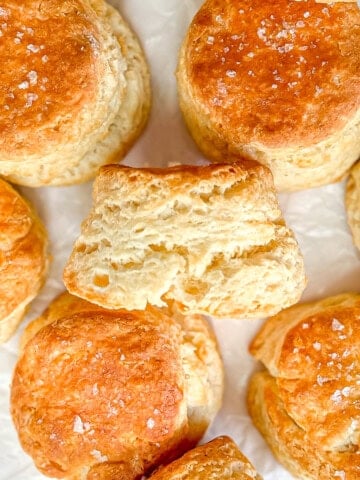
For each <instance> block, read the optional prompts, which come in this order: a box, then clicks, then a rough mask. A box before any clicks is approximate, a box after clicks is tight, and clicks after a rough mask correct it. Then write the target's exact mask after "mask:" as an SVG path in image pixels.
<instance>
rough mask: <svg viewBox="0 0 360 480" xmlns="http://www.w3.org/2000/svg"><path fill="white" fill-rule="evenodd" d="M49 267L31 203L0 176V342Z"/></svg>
mask: <svg viewBox="0 0 360 480" xmlns="http://www.w3.org/2000/svg"><path fill="white" fill-rule="evenodd" d="M47 268H48V255H47V234H46V232H45V229H44V227H43V225H42V223H41V221H40V219H39V218H38V217H37V215H36V214H35V212H34V211H33V209H32V207H31V206H30V205H29V204H28V203H27V202H26V201H25V200H24V199H23V198H22V197H21V195H20V194H19V193H18V192H17V191H16V190H14V189H13V188H12V187H11V186H10V185H9V184H8V183H6V182H4V181H3V180H1V179H0V275H1V282H0V342H5V341H6V340H8V339H9V338H10V336H11V335H12V334H13V333H14V331H15V330H16V328H17V326H18V324H19V323H20V322H21V320H22V318H23V317H24V315H25V312H26V308H27V306H28V304H29V303H30V302H31V301H32V300H33V299H34V297H35V296H36V295H37V294H38V292H39V290H40V288H41V286H42V284H43V283H44V280H45V276H46V273H47Z"/></svg>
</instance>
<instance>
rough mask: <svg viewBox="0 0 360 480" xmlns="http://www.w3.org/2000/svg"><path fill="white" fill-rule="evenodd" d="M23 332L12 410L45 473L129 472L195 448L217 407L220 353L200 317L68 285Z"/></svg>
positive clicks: (105, 475) (131, 479)
mask: <svg viewBox="0 0 360 480" xmlns="http://www.w3.org/2000/svg"><path fill="white" fill-rule="evenodd" d="M170 315H171V316H170ZM24 335H25V336H24V339H23V341H22V352H21V355H20V358H19V361H18V363H17V365H16V368H15V372H14V377H13V382H12V387H11V413H12V417H13V421H14V423H15V427H16V429H17V432H18V435H19V439H20V442H21V444H22V447H23V448H24V450H25V451H26V452H27V453H28V454H29V455H30V456H31V457H32V458H33V460H34V462H35V464H36V466H37V468H38V469H39V470H40V471H41V472H42V473H43V474H45V475H48V476H51V477H56V478H72V479H75V478H76V479H82V480H86V479H87V480H93V479H95V478H101V479H103V480H107V479H108V480H110V479H115V478H121V479H128V480H135V478H138V475H140V476H141V475H142V474H143V473H145V472H147V471H148V470H149V469H152V468H154V467H155V466H157V465H159V464H160V463H162V462H163V461H165V459H166V460H167V461H169V460H171V459H172V458H173V457H176V456H179V455H181V454H182V453H184V452H185V451H186V450H187V449H189V448H192V447H194V446H195V445H196V443H197V442H198V441H199V440H200V438H201V437H202V435H203V434H204V432H205V430H206V428H207V426H208V425H209V423H210V422H211V421H212V419H213V418H214V416H215V415H216V412H217V411H218V409H219V408H220V405H221V401H222V393H223V370H222V362H221V358H220V355H219V352H218V348H217V344H216V340H215V337H214V335H213V333H212V331H211V329H210V327H209V326H208V324H207V323H206V321H205V320H204V319H203V318H202V317H201V316H196V315H194V316H191V317H183V316H180V315H179V314H176V315H172V313H171V311H170V310H168V311H164V310H161V309H157V308H153V307H149V308H147V309H146V310H145V311H133V312H128V311H124V310H122V311H121V310H117V311H108V310H105V309H102V308H100V307H98V306H96V305H91V304H89V303H87V302H85V301H83V300H79V299H76V298H75V297H72V296H71V295H69V294H68V293H65V294H62V295H61V296H60V297H58V298H57V299H56V300H55V301H54V302H53V303H52V305H51V306H50V307H49V309H48V311H47V312H45V313H44V315H43V316H42V317H40V318H39V319H37V320H35V321H34V322H33V323H32V324H30V325H29V327H28V328H27V330H26V331H25V334H24Z"/></svg>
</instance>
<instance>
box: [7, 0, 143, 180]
mask: <svg viewBox="0 0 360 480" xmlns="http://www.w3.org/2000/svg"><path fill="white" fill-rule="evenodd" d="M0 35H1V43H0V59H1V65H2V68H1V72H0V131H1V137H0V174H1V175H3V176H5V177H7V178H8V179H9V180H11V181H12V182H14V183H19V184H21V185H29V186H32V187H34V186H41V185H65V184H74V183H79V182H84V181H86V180H88V179H89V178H92V177H94V176H95V175H96V173H97V170H98V168H99V167H100V166H101V165H103V164H105V163H109V162H111V161H114V160H115V159H116V158H121V157H122V156H123V155H124V154H125V152H126V151H127V149H128V148H129V147H130V146H131V144H132V143H133V142H134V140H135V139H136V138H137V137H138V135H139V133H140V132H141V130H142V128H143V126H144V123H145V122H146V119H147V116H148V111H149V103H150V87H149V74H148V71H147V66H146V62H145V59H144V55H143V52H142V50H141V47H140V45H139V43H138V41H137V39H136V38H135V36H134V34H133V33H132V31H131V30H130V28H129V27H128V26H127V24H126V23H125V22H124V20H123V19H122V17H121V16H120V14H119V13H118V12H117V11H116V10H115V9H114V8H113V7H111V6H110V5H108V4H107V3H106V2H105V1H103V0H48V1H45V2H39V1H38V0H23V1H21V2H19V1H18V0H4V1H3V2H2V3H1V10H0Z"/></svg>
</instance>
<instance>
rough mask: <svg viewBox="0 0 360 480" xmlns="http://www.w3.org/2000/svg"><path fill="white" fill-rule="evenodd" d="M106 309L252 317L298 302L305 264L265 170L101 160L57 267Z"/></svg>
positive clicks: (70, 285)
mask: <svg viewBox="0 0 360 480" xmlns="http://www.w3.org/2000/svg"><path fill="white" fill-rule="evenodd" d="M64 282H65V285H66V287H67V289H68V290H69V291H70V292H71V293H73V294H75V295H77V296H79V297H82V298H85V299H87V300H88V301H91V302H93V303H97V304H99V305H102V306H103V307H106V308H126V309H128V310H133V309H144V308H145V307H146V305H147V304H151V305H157V306H164V305H166V304H167V303H168V302H169V301H172V300H175V301H176V302H178V303H179V304H180V308H182V311H184V312H187V313H203V314H210V315H214V316H218V317H230V316H236V317H239V318H241V317H261V316H266V315H269V314H273V313H275V312H278V311H279V310H281V308H284V307H285V306H289V305H292V304H293V303H295V302H297V301H298V300H299V298H300V296H301V294H302V291H303V289H304V287H305V276H304V264H303V259H302V256H301V254H300V251H299V247H298V245H297V243H296V240H295V238H294V235H293V233H292V232H291V231H290V230H289V229H288V228H287V227H286V226H285V224H284V220H283V218H282V215H281V211H280V209H279V204H278V200H277V197H276V193H275V190H274V185H273V180H272V176H271V173H270V171H269V169H268V168H267V167H265V166H262V165H260V164H258V163H257V162H252V161H247V160H244V161H240V160H239V161H238V162H236V163H233V164H231V165H230V164H224V165H219V164H217V165H215V164H213V165H209V166H203V167H195V166H188V165H182V166H178V167H173V168H169V169H137V168H129V167H123V166H116V165H110V166H107V167H103V168H102V169H101V171H100V174H99V176H98V177H97V179H96V181H95V184H94V192H93V207H92V210H91V212H90V214H89V216H88V218H87V219H86V220H85V221H84V222H83V225H82V232H81V235H80V237H79V238H78V240H77V241H76V243H75V245H74V248H73V252H72V254H71V257H70V259H69V261H68V263H67V265H66V268H65V272H64Z"/></svg>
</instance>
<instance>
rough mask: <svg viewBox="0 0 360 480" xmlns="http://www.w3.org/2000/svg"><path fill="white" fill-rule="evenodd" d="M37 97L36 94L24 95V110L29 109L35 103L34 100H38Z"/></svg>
mask: <svg viewBox="0 0 360 480" xmlns="http://www.w3.org/2000/svg"><path fill="white" fill-rule="evenodd" d="M38 98H39V97H38V96H37V95H36V93H27V94H26V104H25V107H26V108H30V107H31V106H32V104H33V103H34V102H36V100H37V99H38Z"/></svg>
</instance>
